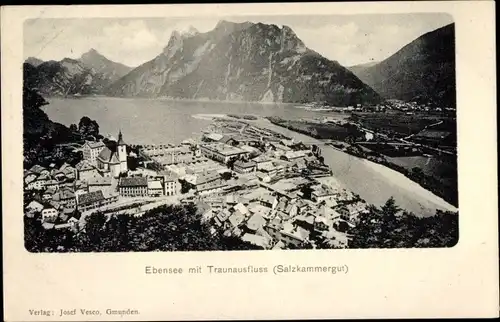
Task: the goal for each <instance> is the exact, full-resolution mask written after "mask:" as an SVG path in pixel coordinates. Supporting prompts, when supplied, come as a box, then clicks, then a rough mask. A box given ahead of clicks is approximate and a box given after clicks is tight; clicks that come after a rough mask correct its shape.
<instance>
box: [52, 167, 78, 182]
mask: <svg viewBox="0 0 500 322" xmlns="http://www.w3.org/2000/svg"><path fill="white" fill-rule="evenodd" d="M76 172H77V171H76V169H75V168H73V167H72V166H71V165H69V164H67V163H64V164H63V165H62V166H61V167H60V168H59V170H58V171H57V172H56V173H55V175H54V177H55V178H56V179H57V180H58V181H63V180H74V179H76Z"/></svg>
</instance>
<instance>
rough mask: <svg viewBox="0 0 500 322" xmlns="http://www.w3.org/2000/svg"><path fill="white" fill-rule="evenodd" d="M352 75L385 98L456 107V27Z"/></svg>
mask: <svg viewBox="0 0 500 322" xmlns="http://www.w3.org/2000/svg"><path fill="white" fill-rule="evenodd" d="M351 71H352V72H353V73H355V74H356V76H358V77H359V78H360V79H361V80H362V81H363V82H365V83H366V84H368V85H369V86H371V87H372V88H373V89H375V90H376V91H377V92H378V93H379V94H381V95H382V96H383V97H385V98H397V99H401V100H406V101H417V102H419V103H425V104H431V105H433V106H436V107H438V106H439V107H455V104H456V88H455V25H454V24H450V25H447V26H444V27H442V28H439V29H437V30H434V31H431V32H428V33H426V34H424V35H422V36H420V37H419V38H417V39H415V40H414V41H412V42H411V43H409V44H408V45H406V46H404V47H403V48H402V49H400V50H399V51H398V52H396V53H395V54H394V55H392V56H390V57H389V58H387V59H385V60H384V61H382V62H380V63H378V64H376V65H374V66H368V67H366V68H351Z"/></svg>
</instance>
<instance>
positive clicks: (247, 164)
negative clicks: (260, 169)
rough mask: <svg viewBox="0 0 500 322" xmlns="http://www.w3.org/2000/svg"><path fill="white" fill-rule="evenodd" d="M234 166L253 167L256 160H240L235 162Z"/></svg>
mask: <svg viewBox="0 0 500 322" xmlns="http://www.w3.org/2000/svg"><path fill="white" fill-rule="evenodd" d="M234 166H235V167H240V168H251V167H255V162H253V161H242V160H238V161H236V162H235V163H234Z"/></svg>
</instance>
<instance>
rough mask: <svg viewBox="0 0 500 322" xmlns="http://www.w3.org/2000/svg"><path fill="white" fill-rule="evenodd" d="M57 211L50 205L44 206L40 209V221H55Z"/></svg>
mask: <svg viewBox="0 0 500 322" xmlns="http://www.w3.org/2000/svg"><path fill="white" fill-rule="evenodd" d="M58 215H59V212H58V211H57V210H56V209H55V208H54V207H52V206H46V207H44V208H43V210H42V221H55V220H56V218H57V216H58Z"/></svg>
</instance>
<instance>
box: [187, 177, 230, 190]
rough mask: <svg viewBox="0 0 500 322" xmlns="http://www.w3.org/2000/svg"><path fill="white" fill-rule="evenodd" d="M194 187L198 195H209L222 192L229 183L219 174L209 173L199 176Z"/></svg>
mask: <svg viewBox="0 0 500 322" xmlns="http://www.w3.org/2000/svg"><path fill="white" fill-rule="evenodd" d="M193 185H194V187H195V189H196V191H197V192H198V193H209V192H215V191H219V190H221V189H222V188H224V187H226V186H227V183H226V182H225V181H224V180H222V178H221V176H220V175H219V174H218V173H217V172H208V173H201V174H199V175H197V176H196V180H195V182H194V183H193Z"/></svg>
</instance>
